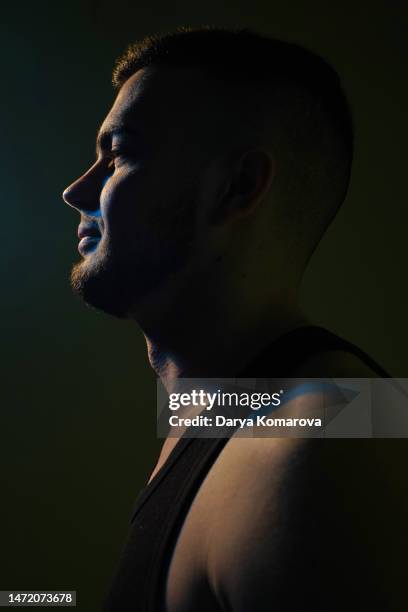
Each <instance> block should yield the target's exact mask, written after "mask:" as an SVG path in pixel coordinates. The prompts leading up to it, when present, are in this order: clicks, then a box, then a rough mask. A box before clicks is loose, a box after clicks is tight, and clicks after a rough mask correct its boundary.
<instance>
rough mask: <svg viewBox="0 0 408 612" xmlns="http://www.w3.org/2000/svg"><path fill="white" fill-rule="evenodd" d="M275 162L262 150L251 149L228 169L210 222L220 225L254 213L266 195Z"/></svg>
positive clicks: (273, 174)
mask: <svg viewBox="0 0 408 612" xmlns="http://www.w3.org/2000/svg"><path fill="white" fill-rule="evenodd" d="M274 176H275V162H274V159H273V158H272V156H271V154H270V153H269V152H268V151H267V150H265V149H261V148H259V149H250V150H248V151H245V152H244V153H242V154H241V155H240V157H239V158H238V160H236V161H235V163H234V164H233V166H231V167H230V176H229V179H228V180H227V181H226V184H225V188H224V190H223V192H222V194H220V197H219V198H218V199H217V203H216V206H215V208H214V210H213V211H212V215H211V222H212V223H214V224H222V223H225V222H228V221H231V220H235V219H240V218H242V217H246V216H248V215H250V214H251V213H253V212H254V211H255V209H256V208H257V207H258V206H259V204H260V203H261V202H262V200H263V199H264V197H265V196H266V194H267V193H268V191H269V189H270V186H271V184H272V181H273V178H274Z"/></svg>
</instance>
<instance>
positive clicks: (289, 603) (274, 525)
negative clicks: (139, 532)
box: [208, 439, 407, 612]
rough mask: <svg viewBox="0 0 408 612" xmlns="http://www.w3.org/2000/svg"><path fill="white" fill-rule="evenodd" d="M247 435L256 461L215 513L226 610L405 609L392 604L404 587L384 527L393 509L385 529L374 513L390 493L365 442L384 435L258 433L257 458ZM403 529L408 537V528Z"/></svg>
mask: <svg viewBox="0 0 408 612" xmlns="http://www.w3.org/2000/svg"><path fill="white" fill-rule="evenodd" d="M240 442H241V444H240V448H239V447H238V446H237V450H238V448H239V453H240V455H241V457H242V460H243V461H245V460H250V459H251V455H252V460H253V462H252V467H251V466H245V464H243V463H242V464H241V468H242V469H241V471H240V477H239V478H237V479H236V482H235V483H228V484H226V485H225V487H226V489H227V490H228V492H226V493H225V496H224V500H223V505H222V507H217V508H214V515H215V516H214V520H213V518H212V519H211V523H212V527H213V530H212V534H211V535H212V537H211V542H212V545H211V547H210V549H209V554H208V573H209V577H210V583H211V585H212V588H213V590H214V592H215V593H216V595H217V598H218V601H219V602H220V604H221V607H222V609H224V610H228V611H231V612H247V611H248V610H250V611H251V612H270V611H272V610H277V611H278V612H284V611H291V612H292V611H295V610H296V611H297V610H300V609H306V610H308V609H313V610H314V612H317V611H322V612H323V610H324V611H326V610H327V609H330V610H344V609H347V607H350V605H351V606H357V605H360V606H361V609H368V608H369V607H370V606H372V607H374V606H376V605H378V604H382V605H383V609H386V610H391V609H392V610H394V609H395V610H403V609H404V605H405V603H406V602H404V604H403V603H402V602H401V606H402V607H401V608H399V607H397V605H395V607H392V606H391V603H390V601H391V598H394V600H395V601H394V604H395V602H396V601H397V600H398V595H396V590H395V589H396V588H399V589H400V591H399V592H400V593H401V592H403V588H404V581H403V582H398V579H397V577H396V576H395V573H394V570H393V569H392V568H393V567H394V568H395V564H394V565H393V564H392V563H391V565H390V558H389V553H390V546H389V541H388V537H387V536H385V534H386V533H387V531H386V530H390V529H393V516H392V513H391V512H389V513H388V515H386V516H383V517H382V519H383V520H382V524H381V527H380V528H379V526H378V517H377V515H376V513H375V507H376V501H377V498H378V496H381V492H380V491H378V490H377V486H376V482H375V479H373V478H372V475H371V477H370V469H371V470H372V465H371V464H370V457H371V458H372V456H373V454H372V453H371V454H370V452H371V451H370V446H369V445H368V444H366V443H375V442H378V441H375V440H366V441H362V440H309V441H299V440H293V439H292V440H289V439H274V440H271V439H269V440H257V441H256V442H257V443H258V442H262V444H261V445H260V446H259V447H258V450H259V452H258V454H257V456H256V457H255V456H254V454H253V453H251V451H250V446H249V445H248V443H250V442H254V440H245V441H244V440H241V441H240ZM242 443H243V444H242ZM373 448H374V447H371V449H373ZM367 450H369V451H370V452H369V453H368V456H367ZM343 453H344V454H345V455H346V454H347V456H343ZM351 470H352V471H353V473H351ZM232 480H235V478H234V477H232ZM399 525H400V528H401V526H402V525H403V522H402V521H401V523H400V524H399ZM394 529H395V527H394ZM394 535H395V534H394ZM400 537H401V539H402V542H406V541H407V536H406V531H405V533H401V536H400ZM402 542H401V549H402V548H403V545H402ZM393 546H395V544H394V545H393Z"/></svg>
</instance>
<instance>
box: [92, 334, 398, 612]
mask: <svg viewBox="0 0 408 612" xmlns="http://www.w3.org/2000/svg"><path fill="white" fill-rule="evenodd" d="M328 350H341V351H347V352H348V353H352V354H354V355H356V356H357V357H358V358H359V359H360V360H361V361H362V362H363V363H365V364H366V365H367V366H368V367H369V368H370V369H371V370H373V371H374V372H375V373H376V374H377V375H378V376H380V377H381V378H387V377H389V374H387V372H386V371H385V370H383V369H382V368H381V367H380V366H379V365H378V364H377V363H376V362H375V361H374V360H373V359H371V357H369V356H368V355H367V354H366V353H364V352H363V351H362V350H361V349H359V348H358V347H356V346H355V345H353V344H351V343H350V342H347V341H346V340H342V339H341V338H339V337H338V336H336V335H334V334H332V333H331V332H329V331H327V330H325V329H323V328H321V327H317V326H309V327H302V328H298V329H295V330H292V331H291V332H289V333H287V334H285V335H283V336H281V337H280V338H278V339H277V340H276V341H275V342H273V343H272V344H271V345H269V346H268V347H267V348H266V349H264V350H263V351H262V352H261V353H260V354H259V355H258V357H257V358H256V359H255V360H254V361H253V362H252V363H251V364H250V365H249V366H248V367H246V368H245V370H244V371H243V372H241V374H240V376H241V377H242V378H280V377H282V378H285V377H290V376H291V375H292V374H293V372H294V371H295V370H296V368H297V367H298V366H300V365H301V364H302V363H304V362H305V360H306V359H307V358H308V357H310V356H311V355H314V354H317V353H319V352H322V351H328ZM228 440H229V438H216V439H210V438H205V439H204V438H187V437H182V438H180V440H179V441H178V442H177V444H176V446H175V447H174V448H173V450H172V451H171V453H170V455H169V456H168V458H167V460H166V462H165V463H164V465H163V466H162V467H161V469H160V470H159V471H158V472H157V474H156V475H155V476H154V478H153V479H152V480H151V481H150V483H149V484H148V485H146V486H145V487H144V489H142V491H141V492H140V494H139V496H138V498H137V500H136V505H135V507H134V509H133V514H132V518H131V527H130V531H129V534H128V538H127V541H126V544H125V547H124V549H123V552H122V556H121V560H120V563H119V567H118V570H117V574H116V577H115V578H114V580H113V583H112V585H111V588H110V590H109V593H108V596H107V598H106V600H105V603H104V607H103V610H104V611H105V612H130V611H132V612H163V611H164V610H165V603H164V602H165V585H166V577H167V572H168V569H169V564H170V560H171V557H172V553H173V550H174V546H175V544H176V540H177V536H178V534H179V532H180V529H181V527H182V524H183V522H184V520H185V518H186V516H187V513H188V511H189V508H190V506H191V504H192V501H193V499H194V497H195V495H196V494H197V491H198V489H199V487H200V485H201V484H202V482H203V480H204V478H205V477H206V475H207V474H208V472H209V470H210V469H211V466H212V465H213V464H214V462H215V461H216V459H217V457H218V455H219V454H220V452H221V451H222V449H223V448H224V446H225V444H226V443H227V441H228Z"/></svg>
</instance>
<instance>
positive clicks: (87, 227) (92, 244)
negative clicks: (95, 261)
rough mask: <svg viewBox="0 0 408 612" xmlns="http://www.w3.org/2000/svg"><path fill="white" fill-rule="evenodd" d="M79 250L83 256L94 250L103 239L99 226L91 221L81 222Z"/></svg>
mask: <svg viewBox="0 0 408 612" xmlns="http://www.w3.org/2000/svg"><path fill="white" fill-rule="evenodd" d="M78 238H79V244H78V251H79V253H80V254H81V255H82V256H85V255H87V254H88V253H90V252H92V251H94V250H95V249H96V247H97V245H98V242H99V240H100V239H101V232H100V231H99V227H98V226H97V225H94V224H90V223H80V225H79V227H78Z"/></svg>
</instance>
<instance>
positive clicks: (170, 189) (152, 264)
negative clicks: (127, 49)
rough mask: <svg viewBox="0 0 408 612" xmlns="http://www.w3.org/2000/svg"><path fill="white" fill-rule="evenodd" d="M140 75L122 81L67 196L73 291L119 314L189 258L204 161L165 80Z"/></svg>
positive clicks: (169, 280) (165, 282)
mask: <svg viewBox="0 0 408 612" xmlns="http://www.w3.org/2000/svg"><path fill="white" fill-rule="evenodd" d="M143 76H144V72H143V71H139V72H137V73H136V74H134V75H133V76H132V77H131V78H130V79H129V80H128V81H127V82H126V83H125V84H124V86H123V87H122V89H121V90H120V92H119V95H118V97H117V99H116V101H115V103H114V105H113V107H112V109H111V111H110V112H109V114H108V115H107V117H106V118H105V120H104V122H103V124H102V126H101V129H100V131H99V135H98V141H97V160H96V162H95V164H94V165H93V166H92V167H91V168H90V169H89V170H88V171H87V172H86V173H85V174H84V175H83V176H81V177H80V178H79V179H78V180H77V181H76V182H75V183H73V184H72V185H71V186H70V187H69V188H68V189H67V190H66V191H65V192H64V199H65V201H66V202H67V203H68V204H70V205H71V206H73V207H75V208H76V209H77V210H78V211H79V212H80V214H81V222H80V225H79V231H78V235H79V238H80V242H79V247H78V249H79V251H80V254H81V256H82V261H80V262H79V263H77V264H76V265H75V266H74V269H73V271H72V284H73V287H74V289H75V290H76V291H77V292H78V293H80V294H81V295H82V296H83V298H84V299H85V301H86V302H88V303H89V304H91V305H93V306H95V307H97V308H99V309H101V310H104V311H106V312H108V313H110V314H114V315H116V316H120V317H125V316H128V315H130V314H132V311H133V309H134V308H136V309H137V304H138V303H139V302H140V301H143V300H144V299H145V298H146V297H147V296H149V295H150V294H151V292H152V291H156V290H157V289H160V288H162V287H164V286H171V285H172V284H174V282H177V279H178V278H179V276H180V274H182V273H183V270H185V268H186V266H187V264H188V262H189V261H190V260H191V258H192V254H193V250H194V237H195V234H196V231H197V210H198V198H199V191H200V188H199V173H200V169H201V168H202V167H203V164H204V163H205V160H204V157H203V154H204V151H203V150H201V148H200V142H199V138H197V136H196V135H195V134H194V133H192V131H194V127H192V125H193V124H192V123H191V121H190V120H189V119H188V117H187V118H186V114H187V115H188V114H189V113H186V111H185V104H184V103H183V102H182V97H180V94H177V95H175V91H174V88H175V87H176V85H174V86H173V88H172V81H171V78H170V76H168V75H161V76H160V78H157V76H153V79H152V80H150V79H149V80H147V82H144V79H143ZM178 82H179V83H180V80H179V79H178ZM191 114H192V115H194V109H191ZM195 136H196V138H195ZM197 140H198V142H197ZM194 142H197V144H196V145H195V146H194V144H192V143H194ZM204 148H205V147H203V149H204Z"/></svg>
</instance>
